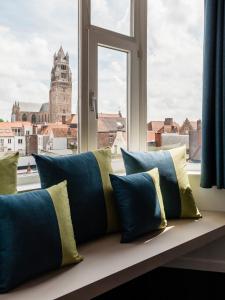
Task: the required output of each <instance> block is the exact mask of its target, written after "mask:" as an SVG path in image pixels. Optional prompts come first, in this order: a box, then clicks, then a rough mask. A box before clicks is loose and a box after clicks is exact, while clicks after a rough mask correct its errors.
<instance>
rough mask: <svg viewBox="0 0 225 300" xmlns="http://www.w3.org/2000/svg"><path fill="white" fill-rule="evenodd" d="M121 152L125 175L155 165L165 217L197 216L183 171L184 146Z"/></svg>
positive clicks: (185, 173)
mask: <svg viewBox="0 0 225 300" xmlns="http://www.w3.org/2000/svg"><path fill="white" fill-rule="evenodd" d="M122 154H123V160H124V164H125V168H126V173H127V174H133V173H139V172H145V171H148V170H151V169H153V168H158V170H159V175H160V187H161V191H162V196H163V201H164V207H165V212H166V217H167V218H168V219H169V218H199V217H201V214H200V212H199V210H198V208H197V206H196V204H195V200H194V197H193V194H192V190H191V187H190V184H189V180H188V175H187V172H186V170H185V166H186V147H185V146H182V147H178V148H174V149H171V150H160V151H150V152H128V151H126V150H123V149H122Z"/></svg>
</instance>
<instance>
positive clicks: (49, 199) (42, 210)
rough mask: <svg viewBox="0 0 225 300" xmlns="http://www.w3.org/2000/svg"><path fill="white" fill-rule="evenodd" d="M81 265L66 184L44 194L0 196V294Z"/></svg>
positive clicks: (54, 187) (63, 183) (51, 188)
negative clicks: (50, 274)
mask: <svg viewBox="0 0 225 300" xmlns="http://www.w3.org/2000/svg"><path fill="white" fill-rule="evenodd" d="M80 261H81V257H80V256H79V254H78V252H77V248H76V242H75V240H74V232H73V226H72V221H71V215H70V208H69V200H68V195H67V188H66V181H64V182H62V183H59V184H58V185H55V186H53V187H50V188H49V189H47V190H39V191H34V192H27V193H22V194H16V195H3V196H0V292H1V293H2V292H6V291H8V290H9V289H11V288H14V287H16V286H17V285H18V284H20V283H22V282H24V281H25V280H28V279H30V278H33V277H34V276H36V275H38V274H41V273H43V272H47V271H50V270H53V269H57V268H59V267H61V266H63V265H67V264H73V263H78V262H80Z"/></svg>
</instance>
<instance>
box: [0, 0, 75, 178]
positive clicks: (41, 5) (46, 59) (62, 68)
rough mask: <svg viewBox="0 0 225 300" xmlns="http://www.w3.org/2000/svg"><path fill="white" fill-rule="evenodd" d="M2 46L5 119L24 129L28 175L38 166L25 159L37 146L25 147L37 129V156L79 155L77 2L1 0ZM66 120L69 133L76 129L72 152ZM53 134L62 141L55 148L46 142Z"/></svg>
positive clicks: (0, 65) (0, 89)
mask: <svg viewBox="0 0 225 300" xmlns="http://www.w3.org/2000/svg"><path fill="white" fill-rule="evenodd" d="M59 24H60V26H59ZM0 44H1V47H0V80H1V85H0V93H1V99H0V107H1V111H0V118H3V119H4V121H8V125H9V126H11V127H12V126H14V127H16V126H18V127H20V126H22V127H20V128H19V129H17V128H18V127H17V128H16V130H15V132H16V135H17V136H21V139H19V140H18V143H19V144H23V147H21V146H20V149H21V153H20V154H21V156H24V157H23V158H20V162H19V164H20V166H21V169H22V168H23V166H22V165H21V164H24V172H26V166H27V164H28V162H29V161H30V160H32V161H33V159H32V158H31V156H30V155H28V156H29V157H26V156H25V153H29V154H30V153H31V150H33V151H34V149H33V148H32V149H31V146H32V147H34V144H32V145H31V143H26V142H25V135H27V134H28V133H29V132H30V133H32V132H33V125H34V126H35V125H36V124H37V126H38V129H37V133H38V135H40V136H42V137H44V138H45V140H44V142H43V143H39V142H37V143H36V144H35V147H36V150H37V151H36V152H40V153H49V151H51V152H52V153H53V154H57V155H61V154H70V153H71V154H72V153H74V152H77V143H78V141H77V140H78V136H77V135H78V124H77V122H78V117H77V113H78V111H77V103H78V100H77V99H78V0H75V1H74V0H67V1H65V3H63V5H62V3H61V2H60V1H50V2H49V1H44V0H38V1H25V0H17V1H14V0H7V1H1V2H0ZM12 70H16V71H15V72H14V71H13V72H12ZM61 73H62V77H61ZM62 81H63V89H64V92H62ZM64 97H65V98H66V105H65V113H63V114H62V112H61V111H60V109H59V107H61V104H62V103H63V105H64V104H65V102H64ZM11 99H14V100H13V101H12V100H11ZM11 112H12V113H11ZM62 115H65V116H66V124H67V126H68V128H66V129H69V128H70V127H73V128H72V130H71V137H70V140H73V141H74V144H75V145H76V149H73V151H71V149H69V148H68V147H66V148H65V145H67V142H66V141H67V130H66V129H65V125H66V124H62ZM11 121H12V122H11ZM21 121H23V124H22V125H21ZM47 122H49V123H51V125H49V124H48V123H47ZM75 122H76V124H74V123H75ZM15 123H16V124H15ZM48 125H49V126H48ZM1 126H3V124H2V125H1ZM75 127H76V129H75ZM63 128H64V129H63ZM0 132H1V131H0ZM52 135H53V139H54V140H55V141H59V142H56V143H53V146H52V147H50V146H49V145H48V143H47V142H46V140H47V138H48V137H49V136H52ZM62 135H63V137H62ZM0 138H1V134H0ZM62 139H64V141H62V142H60V140H62ZM37 141H38V139H37ZM18 143H11V145H10V148H12V151H17V150H18V149H17V145H18ZM29 147H30V148H29ZM28 148H29V149H28ZM50 148H51V150H50ZM1 151H3V150H2V149H0V152H1ZM21 172H22V170H20V173H21Z"/></svg>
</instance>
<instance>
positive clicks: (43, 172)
mask: <svg viewBox="0 0 225 300" xmlns="http://www.w3.org/2000/svg"><path fill="white" fill-rule="evenodd" d="M34 157H35V160H36V163H37V168H38V171H39V174H40V179H41V186H42V188H48V187H49V186H51V185H53V184H56V183H58V182H60V181H62V180H67V182H68V195H69V200H70V207H71V215H72V221H73V226H74V232H75V236H76V241H77V243H81V242H86V241H88V240H91V239H94V238H97V237H99V236H101V235H104V234H105V233H107V232H113V231H117V230H118V229H119V223H118V218H117V214H116V210H115V204H114V201H113V191H112V186H111V183H110V179H109V173H112V167H111V150H110V149H103V150H97V151H93V152H87V153H82V154H78V155H66V156H54V157H53V156H44V155H34Z"/></svg>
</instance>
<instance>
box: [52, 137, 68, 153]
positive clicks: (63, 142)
mask: <svg viewBox="0 0 225 300" xmlns="http://www.w3.org/2000/svg"><path fill="white" fill-rule="evenodd" d="M52 145H53V148H52V150H63V149H67V138H66V137H59V138H53V139H52Z"/></svg>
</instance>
